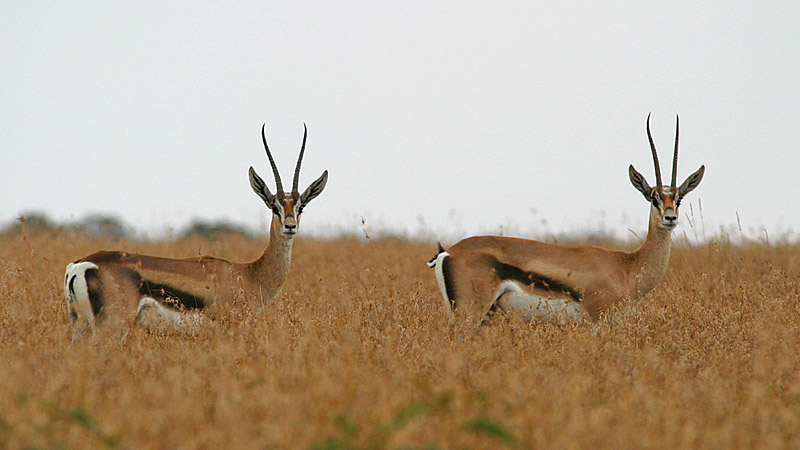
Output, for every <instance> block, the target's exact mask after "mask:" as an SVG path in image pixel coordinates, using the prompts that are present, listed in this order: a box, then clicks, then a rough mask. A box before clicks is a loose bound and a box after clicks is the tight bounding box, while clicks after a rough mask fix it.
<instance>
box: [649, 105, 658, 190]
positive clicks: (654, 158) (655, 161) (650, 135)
mask: <svg viewBox="0 0 800 450" xmlns="http://www.w3.org/2000/svg"><path fill="white" fill-rule="evenodd" d="M647 139H648V140H649V141H650V151H652V152H653V164H655V166H656V186H658V187H661V166H659V165H658V152H656V144H654V143H653V135H652V134H650V114H647Z"/></svg>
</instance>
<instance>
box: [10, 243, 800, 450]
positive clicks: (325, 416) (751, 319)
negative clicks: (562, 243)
mask: <svg viewBox="0 0 800 450" xmlns="http://www.w3.org/2000/svg"><path fill="white" fill-rule="evenodd" d="M264 245H265V240H264V238H259V239H248V238H245V237H237V236H230V237H223V238H220V239H218V240H215V241H207V240H203V239H200V238H190V239H182V240H177V241H163V242H142V241H132V240H130V241H113V240H110V239H105V238H89V237H87V236H86V235H83V234H76V233H71V232H42V233H31V234H25V233H21V234H16V235H9V236H3V237H0V280H1V281H0V299H2V300H0V380H2V381H1V382H0V447H2V448H74V449H78V448H300V449H306V448H329V449H338V448H420V449H422V448H435V449H451V448H452V449H460V448H467V449H477V448H687V447H691V448H695V447H707V448H725V449H727V448H786V447H794V448H800V279H799V278H798V275H799V274H800V246H798V245H796V244H783V245H763V244H759V243H747V244H738V245H734V244H731V243H728V242H726V241H725V239H719V240H718V241H716V242H710V243H708V244H703V245H695V246H688V245H687V246H682V247H677V248H674V249H673V253H672V260H671V262H670V269H669V271H668V272H667V275H666V277H665V278H664V280H663V281H662V283H661V284H660V286H659V287H657V288H656V289H655V290H654V291H653V292H651V293H650V294H649V295H648V296H647V297H646V298H645V299H644V300H643V301H641V302H639V303H638V304H636V305H632V304H623V305H621V306H620V308H619V309H618V310H617V311H616V312H615V313H614V314H613V315H611V316H610V317H611V318H608V317H606V318H605V319H603V320H600V321H599V322H597V323H595V324H588V323H587V324H582V325H578V326H556V325H548V324H535V323H534V324H528V323H525V322H522V321H521V320H518V319H516V318H513V317H497V318H495V319H494V320H492V321H491V323H489V324H488V325H485V326H481V327H479V328H478V329H467V328H465V327H459V326H448V324H447V323H446V321H445V319H444V316H443V314H442V310H441V308H442V300H441V297H440V294H439V292H438V290H437V288H436V283H435V281H434V278H433V273H432V271H431V270H430V269H428V268H427V267H426V265H425V262H426V261H427V260H428V259H429V258H430V257H431V256H433V254H434V253H435V244H431V243H425V242H413V241H404V240H399V239H374V238H373V239H359V238H355V237H353V238H341V239H334V240H314V239H309V238H306V237H303V236H300V237H299V238H298V240H297V242H295V247H294V255H293V262H292V270H291V273H290V275H289V279H288V281H287V283H286V286H285V287H284V289H283V292H282V293H281V295H280V296H279V297H278V298H276V300H275V301H274V302H273V303H271V304H270V305H269V306H268V307H267V308H265V309H263V310H256V309H249V308H247V307H241V308H240V309H236V310H233V311H231V312H230V314H228V315H226V316H224V317H219V318H217V320H216V321H215V322H214V323H213V324H212V325H211V326H210V327H208V328H207V329H206V330H205V331H203V332H202V333H201V334H200V335H198V336H195V337H181V336H164V335H149V334H147V333H146V332H144V331H143V330H141V329H139V328H137V327H135V326H134V325H133V314H131V317H128V318H127V319H126V321H125V322H123V324H122V326H118V327H105V328H102V331H101V332H100V333H99V334H98V335H97V336H96V337H95V338H94V339H92V340H90V341H88V342H86V343H84V344H83V345H80V346H77V347H75V348H69V342H70V336H71V334H70V333H71V331H70V325H69V323H68V319H67V314H66V307H65V302H64V298H63V288H62V285H61V279H62V276H63V273H64V266H65V265H66V263H67V262H69V261H71V260H74V259H76V258H78V257H81V256H84V255H87V254H89V253H91V252H94V251H96V250H99V249H119V250H126V251H134V252H143V253H149V254H156V255H164V256H172V257H187V256H193V255H197V254H198V253H203V254H210V255H214V256H219V257H223V258H229V259H233V260H240V261H241V260H247V259H251V258H254V257H256V256H257V255H258V254H260V252H261V250H262V249H263V246H264ZM134 307H135V306H132V308H134Z"/></svg>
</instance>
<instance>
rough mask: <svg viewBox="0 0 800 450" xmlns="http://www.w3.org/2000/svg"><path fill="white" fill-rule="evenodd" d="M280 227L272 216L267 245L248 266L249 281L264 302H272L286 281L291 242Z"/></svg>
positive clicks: (289, 262) (279, 223)
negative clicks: (259, 255) (258, 256)
mask: <svg viewBox="0 0 800 450" xmlns="http://www.w3.org/2000/svg"><path fill="white" fill-rule="evenodd" d="M282 227H283V225H282V224H281V221H280V220H279V219H277V218H276V217H275V216H273V217H272V224H271V225H270V231H269V244H267V248H266V249H265V250H264V253H263V254H262V255H261V257H260V258H258V259H257V260H255V261H253V262H251V263H250V264H249V270H248V273H249V275H250V277H251V280H250V281H251V283H252V284H253V286H254V289H257V290H258V292H257V295H258V297H260V298H262V299H263V300H264V301H269V300H272V298H273V297H275V296H276V295H278V293H279V292H280V290H281V288H282V287H283V283H284V282H285V281H286V275H288V273H289V265H290V264H291V262H292V242H293V240H292V239H289V238H286V237H285V236H284V235H283V233H281V228H282Z"/></svg>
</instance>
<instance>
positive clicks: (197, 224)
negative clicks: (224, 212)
mask: <svg viewBox="0 0 800 450" xmlns="http://www.w3.org/2000/svg"><path fill="white" fill-rule="evenodd" d="M225 235H238V236H249V233H248V232H247V230H245V228H244V227H242V226H240V225H235V224H232V223H230V222H228V221H225V220H220V221H214V222H209V221H205V220H200V219H196V220H194V221H193V222H192V223H191V224H190V225H189V226H188V227H187V228H186V229H185V230H184V231H183V233H181V234H180V237H181V238H187V237H190V236H200V237H202V238H205V239H216V238H218V237H220V236H225Z"/></svg>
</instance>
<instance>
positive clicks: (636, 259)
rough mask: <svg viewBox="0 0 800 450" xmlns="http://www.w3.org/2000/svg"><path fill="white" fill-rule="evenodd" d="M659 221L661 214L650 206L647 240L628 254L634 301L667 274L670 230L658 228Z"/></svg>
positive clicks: (670, 240)
mask: <svg viewBox="0 0 800 450" xmlns="http://www.w3.org/2000/svg"><path fill="white" fill-rule="evenodd" d="M660 221H661V214H660V213H659V211H658V210H657V209H656V208H654V207H652V206H651V207H650V223H649V226H648V230H647V238H646V239H645V240H644V242H642V245H641V246H640V247H639V248H638V249H637V250H636V251H634V252H632V253H631V254H630V256H631V259H630V261H631V275H632V276H633V277H634V292H633V297H634V298H636V299H639V298H642V297H644V296H645V294H647V293H648V292H650V291H651V290H653V288H655V287H656V286H657V285H658V283H659V282H660V281H661V279H662V278H663V277H664V274H665V273H666V272H667V266H668V265H669V253H670V249H671V247H672V239H671V236H672V230H671V229H666V228H664V227H661V226H659V222H660Z"/></svg>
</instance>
